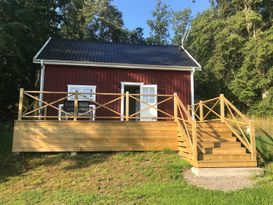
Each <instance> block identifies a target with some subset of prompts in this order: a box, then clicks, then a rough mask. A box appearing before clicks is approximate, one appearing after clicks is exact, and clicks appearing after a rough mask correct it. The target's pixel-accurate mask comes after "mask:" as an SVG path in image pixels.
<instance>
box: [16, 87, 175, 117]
mask: <svg viewBox="0 0 273 205" xmlns="http://www.w3.org/2000/svg"><path fill="white" fill-rule="evenodd" d="M41 94H42V95H43V100H42V99H41V98H39V96H40V95H41ZM87 96H89V97H87ZM90 96H95V97H93V98H90ZM174 96H175V95H174V94H157V95H152V94H131V93H129V92H126V93H125V94H122V93H79V92H55V91H25V90H24V89H23V88H21V89H20V97H19V106H18V120H51V119H58V120H61V119H66V120H69V119H70V120H72V119H73V120H74V121H77V120H79V119H89V118H90V114H93V113H96V114H94V115H93V116H92V119H93V120H95V119H107V120H109V119H112V120H115V119H116V120H123V121H129V120H174V119H175V117H174V110H173V109H170V108H171V107H172V106H173V104H174ZM145 97H146V98H147V97H150V98H153V99H154V102H155V103H149V102H147V101H146V100H144V98H145ZM71 98H73V100H70V101H73V102H74V106H73V112H67V111H65V110H64V109H60V107H59V105H60V104H63V103H64V102H65V101H68V100H69V99H71ZM80 101H85V102H86V101H88V102H89V104H90V105H93V106H92V107H91V108H89V109H88V110H86V111H84V112H79V103H80ZM132 101H134V103H137V104H138V105H139V106H140V104H141V105H142V108H139V109H138V110H136V111H133V112H132V110H130V104H129V103H130V102H132ZM121 105H123V107H121ZM170 105H171V106H170ZM149 109H152V110H153V111H155V113H156V114H155V116H144V115H142V114H143V113H144V112H145V111H147V110H149Z"/></svg>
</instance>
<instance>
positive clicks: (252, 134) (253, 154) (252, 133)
mask: <svg viewBox="0 0 273 205" xmlns="http://www.w3.org/2000/svg"><path fill="white" fill-rule="evenodd" d="M249 128H250V144H251V158H252V160H256V159H257V153H256V139H255V128H254V121H253V120H250V121H249Z"/></svg>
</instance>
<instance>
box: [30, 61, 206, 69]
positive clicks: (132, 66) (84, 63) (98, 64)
mask: <svg viewBox="0 0 273 205" xmlns="http://www.w3.org/2000/svg"><path fill="white" fill-rule="evenodd" d="M41 61H42V59H33V63H40V62H41ZM44 64H46V65H68V66H73V65H74V66H89V67H105V68H124V69H126V68H127V69H146V70H173V71H192V67H191V66H164V65H145V64H126V63H122V64H119V63H102V62H89V61H60V60H44ZM195 68H196V69H197V70H201V68H200V67H195Z"/></svg>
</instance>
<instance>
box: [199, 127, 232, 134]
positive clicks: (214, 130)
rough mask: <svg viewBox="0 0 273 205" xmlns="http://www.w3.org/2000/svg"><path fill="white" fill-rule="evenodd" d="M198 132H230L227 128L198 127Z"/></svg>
mask: <svg viewBox="0 0 273 205" xmlns="http://www.w3.org/2000/svg"><path fill="white" fill-rule="evenodd" d="M197 131H199V132H219V133H221V132H231V131H230V129H229V128H228V127H198V128H197Z"/></svg>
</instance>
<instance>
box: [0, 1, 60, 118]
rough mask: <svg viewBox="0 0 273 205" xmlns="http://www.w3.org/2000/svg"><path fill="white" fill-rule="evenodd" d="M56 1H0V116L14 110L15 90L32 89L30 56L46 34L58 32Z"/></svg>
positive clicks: (33, 72)
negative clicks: (21, 88)
mask: <svg viewBox="0 0 273 205" xmlns="http://www.w3.org/2000/svg"><path fill="white" fill-rule="evenodd" d="M56 9H57V2H56V1H53V0H52V1H38V0H35V1H33V0H22V1H16V0H9V1H0V73H1V75H0V118H8V119H12V118H13V115H14V114H15V113H16V111H17V108H16V104H17V102H18V90H19V88H20V87H24V88H26V89H29V88H32V89H33V88H34V87H35V82H36V74H37V68H38V67H37V66H35V65H33V63H32V58H33V56H34V55H35V53H36V52H37V50H38V49H39V48H40V47H41V46H42V44H43V43H44V42H45V41H46V40H47V39H48V37H49V36H54V35H55V36H57V35H58V31H59V28H58V25H59V23H60V21H59V20H60V19H59V15H58V14H57V12H56Z"/></svg>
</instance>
